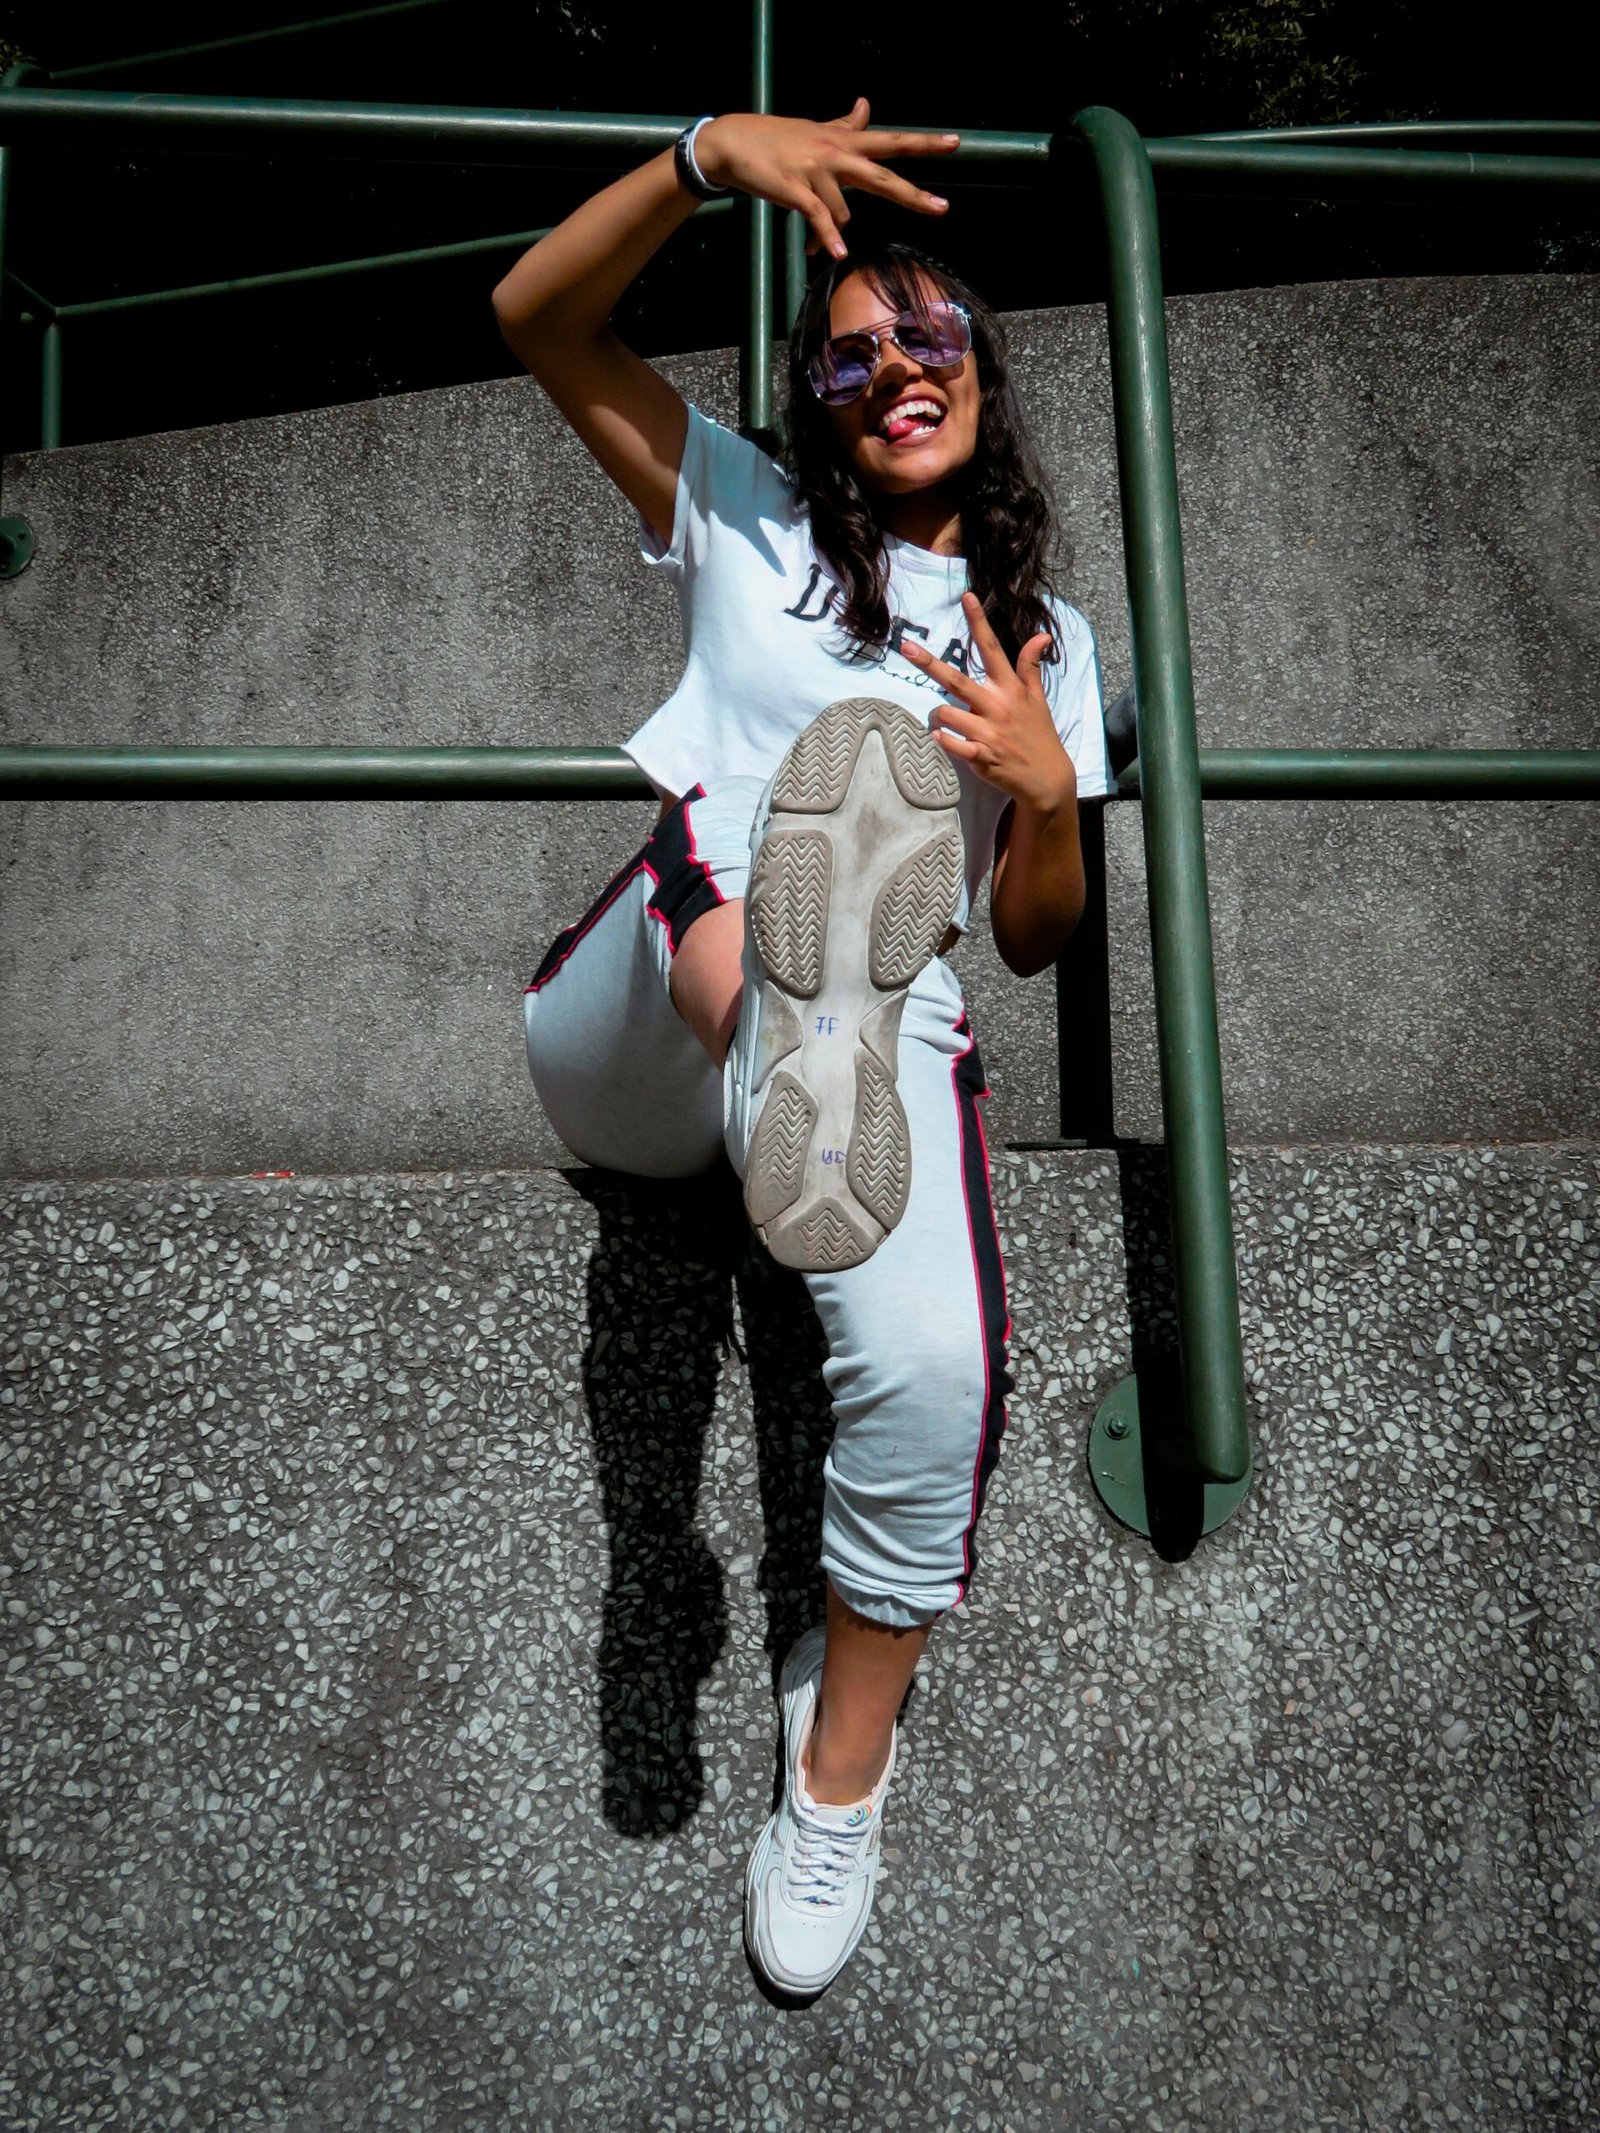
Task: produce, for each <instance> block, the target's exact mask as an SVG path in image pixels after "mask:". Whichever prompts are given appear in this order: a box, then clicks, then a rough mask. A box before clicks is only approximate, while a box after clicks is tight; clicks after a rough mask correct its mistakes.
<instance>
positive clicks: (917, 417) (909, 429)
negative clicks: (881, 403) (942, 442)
mask: <svg viewBox="0 0 1600 2133" xmlns="http://www.w3.org/2000/svg"><path fill="white" fill-rule="evenodd" d="M944 418H945V410H944V409H943V408H942V407H941V406H940V405H939V403H938V401H937V400H901V401H900V402H899V403H898V404H897V405H896V406H894V407H891V408H890V410H889V412H888V413H887V414H886V415H885V416H884V418H883V420H882V421H881V422H880V423H879V424H878V428H877V435H878V436H879V437H881V438H882V439H883V440H884V442H885V443H886V444H916V443H918V442H920V440H921V439H922V438H924V437H931V436H932V435H933V433H934V431H935V430H936V429H938V427H939V425H940V424H941V423H942V422H943V421H944Z"/></svg>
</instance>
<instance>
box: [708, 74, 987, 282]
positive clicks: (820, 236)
mask: <svg viewBox="0 0 1600 2133" xmlns="http://www.w3.org/2000/svg"><path fill="white" fill-rule="evenodd" d="M871 111H872V107H871V105H870V104H868V102H867V100H866V98H865V97H864V96H858V97H857V98H856V100H855V102H854V103H853V104H852V105H851V107H850V109H849V110H848V111H847V112H846V113H845V115H844V117H843V118H839V119H834V120H833V121H832V122H831V123H823V124H820V125H819V124H818V123H816V122H815V121H814V120H811V119H797V118H779V117H776V116H769V115H767V114H764V113H760V112H754V111H730V112H726V113H724V114H723V116H721V117H720V118H714V119H713V120H712V121H711V123H710V125H709V126H706V127H703V128H702V129H701V133H700V138H699V140H698V141H697V142H696V144H695V158H696V160H697V161H698V163H699V165H700V168H701V170H702V171H703V172H704V173H705V175H706V178H707V179H708V180H709V182H710V183H711V184H713V185H736V186H737V187H738V188H739V190H740V191H741V192H746V193H753V194H755V195H756V197H757V198H759V199H762V200H770V201H771V202H772V203H773V205H774V206H775V207H792V208H794V209H796V210H797V211H798V212H799V213H800V214H802V215H804V216H805V218H806V221H807V222H808V223H809V224H810V225H811V229H810V234H809V236H808V237H807V238H806V250H807V251H808V252H816V251H818V250H820V249H823V248H826V250H827V252H828V253H829V255H830V257H832V258H834V259H843V258H844V256H845V242H844V238H843V236H842V235H841V232H842V231H843V229H844V227H845V224H846V223H847V222H848V221H849V220H850V209H849V207H848V205H847V204H846V202H845V197H844V189H845V187H846V186H847V185H850V186H855V187H856V188H857V189H858V190H860V191H862V192H871V193H877V194H878V195H879V196H880V197H881V198H883V199H885V200H893V201H894V202H895V203H896V204H897V205H898V206H900V207H906V208H910V209H911V210H912V211H913V212H914V213H915V214H919V215H942V214H943V213H944V212H945V210H946V209H947V208H948V207H949V205H950V203H949V201H948V200H945V199H943V198H942V197H941V196H940V195H939V194H938V193H931V192H928V191H927V190H926V189H925V188H924V187H922V186H920V185H913V184H912V183H911V181H910V179H909V178H901V177H897V176H896V175H895V173H894V172H893V171H891V170H885V169H884V168H883V167H882V166H883V160H884V158H885V157H887V156H937V155H950V154H952V153H953V152H954V151H955V149H957V148H958V147H959V146H960V144H961V136H960V135H959V134H958V133H904V132H899V131H897V130H895V129H893V128H885V127H874V128H872V129H871V130H870V131H869V129H868V125H867V121H868V119H869V118H870V116H871Z"/></svg>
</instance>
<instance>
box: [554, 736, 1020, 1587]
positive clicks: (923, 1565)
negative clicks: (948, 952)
mask: <svg viewBox="0 0 1600 2133" xmlns="http://www.w3.org/2000/svg"><path fill="white" fill-rule="evenodd" d="M762 790H763V788H762V785H761V782H760V780H758V779H750V778H728V779H724V780H721V781H718V782H715V783H711V784H708V785H705V786H700V785H697V786H695V787H694V788H693V789H692V790H691V791H690V792H688V793H686V794H685V795H684V797H683V798H682V799H681V800H680V801H679V802H678V804H677V805H676V807H674V808H673V809H672V810H671V811H670V812H669V813H668V814H667V815H666V816H665V817H664V818H663V819H662V821H660V822H659V823H658V824H657V825H656V827H655V829H654V830H653V831H652V832H651V834H650V836H649V837H648V838H647V839H646V840H645V842H644V844H643V846H642V847H641V848H640V850H639V851H638V852H636V853H635V854H634V856H633V857H632V858H631V859H630V860H629V861H628V863H627V864H626V866H624V867H622V868H621V869H620V870H619V871H618V873H616V874H615V875H614V876H613V877H612V879H611V880H610V881H609V882H608V883H607V884H606V886H605V888H604V889H603V890H602V891H601V892H600V895H599V896H598V897H597V898H596V899H595V901H594V903H593V904H592V905H591V906H590V907H589V909H588V910H587V911H586V912H585V913H584V915H583V916H582V917H581V918H580V919H578V920H577V921H576V922H575V923H574V924H573V925H571V926H569V927H567V928H566V929H565V930H564V931H563V932H562V933H560V934H559V935H558V936H557V937H556V939H555V941H554V942H553V943H552V944H551V947H550V950H549V952H548V954H547V955H546V956H545V958H544V960H543V962H542V963H541V964H540V966H539V968H538V970H537V971H536V972H535V973H534V975H533V977H532V978H531V979H530V980H529V982H528V984H527V986H526V988H525V990H524V993H523V1011H524V1021H525V1026H526V1033H527V1045H528V1066H529V1069H530V1071H531V1073H532V1076H533V1081H534V1086H535V1088H536V1090H537V1092H538V1095H539V1099H540V1102H541V1103H542V1105H543V1107H544V1110H545V1114H546V1116H547V1117H548V1118H549V1120H550V1123H551V1125H552V1126H553V1127H554V1129H555V1131H556V1132H557V1133H558V1134H559V1135H560V1137H561V1139H562V1140H563V1141H564V1142H565V1143H566V1145H567V1147H569V1148H570V1149H571V1150H572V1152H573V1154H574V1155H576V1156H579V1157H580V1158H581V1159H582V1160H583V1161H585V1162H588V1163H594V1164H597V1165H599V1166H601V1167H602V1168H604V1169H609V1170H623V1171H632V1172H634V1173H637V1174H640V1175H643V1176H646V1177H689V1176H693V1175H695V1174H696V1173H698V1172H700V1171H703V1170H706V1169H708V1168H709V1167H710V1166H711V1165H712V1164H713V1163H714V1162H715V1161H716V1160H717V1158H718V1157H719V1155H721V1153H722V1152H723V1150H724V1148H725V1147H726V1151H727V1154H728V1157H729V1159H730V1160H731V1162H732V1163H733V1166H734V1168H735V1170H736V1171H738V1172H739V1174H740V1175H741V1176H743V1174H744V1157H745V1150H744V1149H743V1148H741V1147H736V1146H734V1145H733V1144H732V1139H733V1137H732V1132H731V1128H730V1127H729V1125H728V1123H727V1120H728V1116H729V1113H730V1111H731V1106H729V1105H727V1104H725V1101H724V1076H723V1073H722V1071H721V1070H720V1069H718V1068H717V1067H716V1066H714V1065H713V1063H712V1061H711V1059H710V1056H709V1055H708V1054H707V1052H706V1051H705V1048H704V1047H703V1046H702V1045H701V1043H700V1041H699V1039H698V1038H697V1037H695V1036H694V1034H693V1032H692V1031H691V1030H690V1029H689V1026H688V1024H687V1023H686V1022H684V1020H683V1019H682V1017H681V1016H680V1015H679V1013H678V1011H677V1009H676V1008H675V1007H674V1005H673V1004H672V999H671V996H670V993H669V991H668V978H669V975H670V972H671V968H672V958H673V956H674V955H675V954H676V953H677V950H678V946H679V944H680V942H681V941H682V939H683V937H684V934H685V933H686V932H687V930H688V928H689V927H690V926H691V925H692V924H693V923H694V921H695V919H696V918H698V917H700V916H701V915H702V914H703V913H704V912H706V911H708V910H711V909H713V908H714V907H715V906H716V905H717V904H720V903H723V902H728V901H732V900H733V899H736V898H742V897H743V895H744V893H745V886H746V882H747V880H748V876H749V867H750V851H749V839H750V831H751V826H752V823H753V821H754V818H755V812H756V808H757V805H758V803H759V802H760V799H761V795H762ZM899 1087H900V1097H901V1101H902V1102H903V1104H904V1105H905V1111H906V1117H907V1120H908V1121H909V1124H910V1130H911V1197H910V1202H909V1204H908V1206H907V1208H906V1212H905V1214H904V1216H903V1217H902V1219H901V1221H900V1223H899V1225H898V1227H897V1228H895V1229H894V1230H892V1231H891V1232H890V1234H889V1236H888V1237H887V1238H886V1239H885V1240H884V1242H883V1243H882V1244H881V1245H880V1246H879V1247H878V1249H877V1251H876V1252H875V1253H874V1254H873V1255H872V1257H871V1258H870V1259H868V1260H866V1261H865V1262H864V1263H863V1264H861V1265H860V1266H853V1267H847V1268H845V1269H844V1271H843V1272H839V1273H807V1274H806V1275H804V1277H803V1278H804V1280H805V1284H806V1287H807V1288H808V1289H809V1291H810V1292H811V1297H812V1301H813V1302H814V1304H815V1305H816V1309H817V1315H818V1317H819V1318H820V1320H821V1322H822V1328H823V1333H824V1336H825V1338H826V1341H827V1346H828V1360H827V1362H826V1363H825V1364H824V1366H823V1378H824V1382H825V1384H826V1386H827V1389H828V1392H829V1393H830V1395H831V1397H832V1402H833V1416H834V1436H833V1442H832V1445H831V1447H830V1449H829V1452H828V1456H827V1459H826V1462H825V1464H824V1467H823V1482H824V1488H823V1522H822V1567H823V1569H824V1571H825V1572H826V1574H827V1576H828V1579H829V1581H830V1582H831V1583H832V1585H833V1586H834V1588H835V1589H836V1591H837V1592H838V1593H839V1595H840V1597H841V1598H842V1599H843V1600H845V1601H846V1602H847V1603H848V1604H849V1605H850V1606H851V1607H853V1608H855V1609H856V1610H857V1611H858V1612H859V1613H861V1614H863V1615H865V1616H867V1617H868V1618H869V1619H870V1620H872V1621H875V1622H885V1623H890V1624H894V1625H896V1626H901V1625H909V1624H913V1623H922V1622H930V1621H932V1620H933V1619H934V1617H935V1616H936V1615H938V1614H940V1613H942V1612H943V1611H944V1610H945V1609H946V1608H948V1607H953V1606H955V1605H956V1604H957V1603H958V1602H960V1601H961V1600H963V1599H965V1597H966V1594H967V1589H968V1586H969V1584H970V1581H971V1578H972V1573H973V1569H974V1567H975V1565H976V1562H977V1547H976V1542H975V1539H974V1533H975V1528H976V1526H977V1521H978V1516H979V1513H980V1511H981V1510H982V1507H983V1498H984V1492H985V1488H986V1486H987V1483H988V1479H989V1475H990V1473H991V1471H992V1470H993V1467H994V1463H995V1461H996V1459H997V1458H998V1456H999V1451H1000V1439H1001V1436H1002V1434H1003V1433H1004V1430H1005V1426H1006V1410H1005V1397H1006V1394H1007V1393H1008V1392H1009V1391H1010V1390H1011V1378H1010V1375H1009V1371H1008V1368H1007V1344H1008V1341H1009V1338H1010V1332H1011V1325H1010V1319H1009V1316H1008V1313H1007V1309H1006V1293H1005V1270H1004V1267H1003V1265H1002V1262H1001V1256H1000V1243H999V1237H998V1234H997V1232H996V1228H995V1218H994V1204H993V1197H992V1194H991V1190H990V1181H989V1157H988V1150H987V1147H986V1145H985V1142H984V1135H983V1125H982V1121H981V1120H980V1118H979V1115H978V1106H979V1104H980V1103H981V1101H982V1100H983V1098H984V1097H985V1096H986V1095H987V1093H988V1091H987V1088H986V1086H985V1083H984V1078H983V1066H982V1062H981V1060H980V1058H979V1055H978V1049H977V1044H976V1041H975V1039H974V1037H973V1035H972V1031H971V1029H970V1027H969V1024H968V1021H967V1015H966V1008H965V1003H964V1001H963V999H962V994H961V986H960V983H959V981H958V980H957V978H956V975H955V973H954V971H952V970H951V968H950V966H949V964H948V963H946V962H945V961H944V960H943V958H942V957H936V958H935V959H934V961H932V962H931V963H929V964H928V966H927V968H926V969H925V970H924V971H923V972H922V973H921V975H920V976H919V977H918V978H917V980H916V982H915V983H914V984H913V986H912V987H911V991H910V995H909V997H908V999H907V1001H906V1008H905V1014H904V1017H903V1019H902V1022H901V1025H900V1075H899Z"/></svg>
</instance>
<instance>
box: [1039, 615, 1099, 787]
mask: <svg viewBox="0 0 1600 2133" xmlns="http://www.w3.org/2000/svg"><path fill="white" fill-rule="evenodd" d="M1056 613H1057V617H1058V619H1059V621H1060V624H1061V660H1060V666H1059V679H1058V680H1056V681H1055V682H1054V684H1053V685H1052V684H1047V686H1046V694H1047V696H1048V697H1049V699H1050V711H1051V716H1052V717H1053V718H1054V720H1055V725H1056V731H1057V733H1059V734H1060V736H1061V744H1062V746H1063V747H1064V748H1065V749H1066V751H1067V753H1068V755H1070V756H1071V758H1072V762H1073V767H1074V769H1075V770H1076V771H1077V773H1078V798H1079V799H1080V800H1092V799H1095V798H1096V797H1097V796H1099V795H1101V794H1104V793H1109V792H1110V790H1111V772H1110V766H1109V764H1108V762H1107V758H1106V722H1105V701H1104V697H1103V695H1102V692H1101V687H1100V653H1099V649H1098V647H1097V646H1096V644H1095V641H1094V631H1093V630H1092V629H1090V627H1089V625H1088V623H1087V622H1086V621H1085V620H1084V618H1083V616H1082V615H1080V614H1079V612H1078V610H1077V609H1076V608H1075V607H1068V606H1066V605H1065V603H1058V605H1057V609H1056ZM1045 671H1046V673H1048V672H1049V671H1050V670H1049V668H1048V667H1047V668H1046V669H1045Z"/></svg>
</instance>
